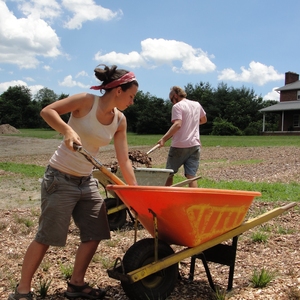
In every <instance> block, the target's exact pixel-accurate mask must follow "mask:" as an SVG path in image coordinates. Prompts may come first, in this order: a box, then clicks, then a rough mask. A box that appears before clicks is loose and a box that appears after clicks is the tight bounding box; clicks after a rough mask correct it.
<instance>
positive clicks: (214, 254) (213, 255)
mask: <svg viewBox="0 0 300 300" xmlns="http://www.w3.org/2000/svg"><path fill="white" fill-rule="evenodd" d="M237 242H238V236H235V237H234V238H233V239H232V244H231V245H224V244H218V245H216V246H214V247H212V248H209V249H207V250H204V251H203V252H201V253H199V254H197V255H193V256H192V258H191V266H190V275H189V280H191V281H192V280H193V279H194V272H195V263H196V259H197V258H198V259H201V260H202V263H203V266H204V269H205V272H206V276H207V279H208V282H209V285H210V287H211V288H212V289H213V290H214V291H216V288H215V285H214V283H213V280H212V276H211V273H210V270H209V267H208V264H207V262H208V261H210V262H215V263H219V264H222V265H226V266H229V275H228V285H227V290H228V291H229V290H231V289H232V285H233V275H234V266H235V258H236V250H237Z"/></svg>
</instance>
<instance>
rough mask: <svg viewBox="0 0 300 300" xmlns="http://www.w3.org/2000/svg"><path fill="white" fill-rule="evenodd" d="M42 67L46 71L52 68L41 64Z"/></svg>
mask: <svg viewBox="0 0 300 300" xmlns="http://www.w3.org/2000/svg"><path fill="white" fill-rule="evenodd" d="M43 69H44V70H46V71H51V70H52V68H51V67H50V66H43Z"/></svg>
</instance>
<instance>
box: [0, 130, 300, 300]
mask: <svg viewBox="0 0 300 300" xmlns="http://www.w3.org/2000/svg"><path fill="white" fill-rule="evenodd" d="M58 143H59V140H56V139H53V140H41V139H33V138H18V137H11V136H0V145H1V151H0V162H16V163H25V164H35V165H40V166H43V167H45V166H46V165H47V162H48V160H49V158H50V156H51V154H52V153H53V151H55V149H56V148H57V146H58ZM136 149H139V150H141V151H145V152H147V151H148V150H149V148H146V147H136V148H133V149H129V150H136ZM167 152H168V148H163V149H159V150H156V151H154V152H153V153H151V154H150V155H149V156H150V157H151V159H152V166H153V167H159V168H164V165H165V161H166V157H167ZM98 158H99V160H100V161H101V162H102V163H103V164H111V163H112V162H115V161H116V158H115V154H114V150H113V147H112V146H108V147H105V148H104V149H103V150H102V151H101V152H100V153H99V156H98ZM140 166H141V167H143V166H142V165H140ZM180 172H181V171H180ZM199 175H201V176H202V178H208V179H213V180H217V181H218V180H226V181H233V180H245V181H248V182H280V183H286V184H289V183H292V182H296V183H300V148H297V147H289V146H287V147H253V148H252V147H244V148H224V147H214V148H205V147H204V148H203V149H202V152H201V166H200V169H199ZM0 182H1V185H0V242H1V247H0V278H1V282H0V297H1V299H7V297H8V294H9V293H10V292H11V291H12V289H13V287H14V286H15V284H16V283H17V282H18V280H19V278H20V270H21V265H22V260H23V256H24V253H25V251H26V249H27V247H28V245H29V243H30V242H31V240H32V239H33V238H34V235H35V232H36V229H37V222H38V216H39V182H38V180H37V179H36V178H34V179H32V178H24V177H23V176H22V175H17V174H15V173H9V172H6V171H4V170H1V169H0ZM261 192H262V193H263V191H261ZM299 192H300V191H299ZM299 194H300V193H299ZM288 200H289V199H280V200H279V201H277V202H272V203H270V202H266V203H265V202H262V201H260V200H259V198H257V199H256V200H254V202H253V203H252V205H251V207H250V209H249V211H248V215H247V219H248V218H253V217H256V216H258V215H261V214H262V213H264V212H266V211H269V210H271V209H273V208H275V207H278V206H282V205H285V204H288V203H289V202H288ZM179 226H180V225H179ZM299 229H300V218H299V207H298V206H296V207H294V208H292V209H290V210H288V211H287V212H285V213H283V214H282V215H280V216H278V217H276V218H274V219H272V220H270V221H268V222H266V223H264V224H262V225H260V226H257V227H255V228H253V229H250V230H248V231H246V232H244V233H243V234H242V235H241V236H240V237H239V242H238V248H237V257H236V265H235V272H234V280H233V289H232V291H231V292H228V293H227V294H226V297H227V298H228V299H229V298H230V299H235V300H237V299H280V300H281V299H300V250H299V248H300V234H299ZM258 232H262V233H264V234H266V235H267V241H266V242H262V243H257V242H254V241H253V236H252V235H253V234H255V233H258ZM145 237H149V234H148V233H147V232H146V231H145V230H144V229H142V228H141V227H140V228H139V230H138V239H142V238H145ZM133 239H134V227H133V225H132V223H131V219H130V218H128V222H127V223H126V225H125V226H124V227H123V228H122V230H119V231H116V232H111V240H108V241H103V242H101V243H100V245H99V247H98V250H97V253H96V255H95V256H94V259H93V261H92V263H91V265H90V268H89V269H88V272H87V274H86V280H87V281H88V282H90V284H94V285H96V286H97V285H99V286H101V287H105V288H106V289H107V296H106V299H118V300H126V299H128V298H127V297H126V295H125V293H124V291H123V289H122V287H121V285H120V282H119V281H116V280H115V279H112V278H110V277H109V276H108V275H107V272H106V270H107V268H109V267H110V266H111V265H112V264H113V262H114V261H115V259H116V258H117V257H123V255H124V254H125V252H126V251H127V250H128V248H129V247H130V246H131V245H132V244H133ZM77 246H78V232H77V229H76V228H75V226H74V224H73V223H72V224H71V225H70V230H69V237H68V241H67V246H66V247H65V248H55V247H53V248H50V249H49V252H48V253H47V254H46V256H45V259H44V261H43V263H42V264H41V266H40V268H39V270H38V272H37V273H36V275H35V277H34V280H33V289H34V292H35V294H36V295H38V294H39V293H38V292H39V290H40V284H41V283H45V282H50V280H51V284H50V287H49V290H48V296H46V299H63V298H64V297H63V292H64V290H65V289H66V279H65V278H64V274H65V273H66V272H64V271H62V268H63V267H65V268H66V267H68V266H71V265H72V263H73V261H74V254H75V251H76V248H77ZM172 247H173V249H174V250H175V251H179V250H181V248H182V247H179V246H172ZM189 267H190V259H186V260H184V261H182V262H181V263H180V275H181V279H180V280H178V282H177V284H176V287H175V289H174V291H173V293H172V294H171V296H169V297H168V299H169V300H179V299H199V300H200V299H203V300H206V299H222V298H216V295H215V294H214V293H213V292H212V290H211V289H210V286H209V284H208V280H207V277H206V274H205V270H204V268H203V265H202V263H201V260H197V262H196V270H195V276H194V280H193V281H189V280H188V277H189ZM209 267H210V270H211V273H212V276H213V280H214V282H215V284H216V286H217V287H218V288H219V289H220V291H221V292H222V293H224V290H225V289H226V285H227V280H228V267H227V266H223V265H220V264H215V263H209ZM262 269H265V270H267V271H269V272H272V273H273V274H274V275H275V277H274V279H273V280H272V281H271V282H270V283H269V284H268V285H267V286H266V287H265V288H259V289H258V288H254V287H253V286H252V285H251V284H250V278H251V277H252V274H253V272H254V271H261V270H262ZM219 297H220V296H219ZM223 299H224V298H223Z"/></svg>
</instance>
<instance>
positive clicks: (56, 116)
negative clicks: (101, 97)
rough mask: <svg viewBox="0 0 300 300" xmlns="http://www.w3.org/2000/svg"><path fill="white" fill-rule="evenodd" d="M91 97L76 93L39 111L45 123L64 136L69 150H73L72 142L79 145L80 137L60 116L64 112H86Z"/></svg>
mask: <svg viewBox="0 0 300 300" xmlns="http://www.w3.org/2000/svg"><path fill="white" fill-rule="evenodd" d="M92 99H93V97H91V95H90V94H86V93H82V94H77V95H73V96H70V97H67V98H64V99H62V100H58V101H55V102H53V103H51V104H49V105H48V106H46V107H44V108H43V109H42V110H41V112H40V115H41V117H42V118H43V119H44V120H45V121H46V122H47V124H48V125H49V126H50V127H52V128H53V129H54V130H56V131H58V132H59V133H61V134H62V135H63V136H64V141H65V144H66V146H67V147H68V148H69V149H70V150H73V143H76V144H79V145H81V141H80V137H79V136H78V134H77V133H76V132H75V131H74V130H73V129H72V128H71V127H70V126H69V125H68V124H67V123H65V122H64V121H63V120H62V118H61V117H60V116H61V115H63V114H66V113H72V114H73V116H75V117H81V116H83V115H85V114H87V112H88V111H89V109H90V108H89V107H90V106H91V103H92V102H91V100H92Z"/></svg>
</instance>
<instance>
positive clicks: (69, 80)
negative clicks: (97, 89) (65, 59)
mask: <svg viewBox="0 0 300 300" xmlns="http://www.w3.org/2000/svg"><path fill="white" fill-rule="evenodd" d="M58 84H59V85H60V86H66V87H74V86H78V87H80V88H85V89H86V88H89V87H90V86H89V85H85V84H83V83H81V82H79V81H76V80H73V78H72V75H68V76H66V77H65V78H64V80H63V81H62V82H58Z"/></svg>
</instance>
